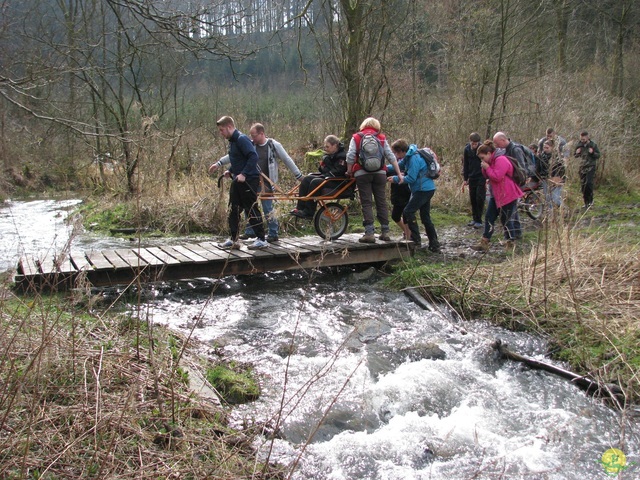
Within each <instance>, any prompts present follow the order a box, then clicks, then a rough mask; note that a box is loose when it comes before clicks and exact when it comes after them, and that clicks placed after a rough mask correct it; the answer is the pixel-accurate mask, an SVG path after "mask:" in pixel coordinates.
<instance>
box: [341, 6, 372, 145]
mask: <svg viewBox="0 0 640 480" xmlns="http://www.w3.org/2000/svg"><path fill="white" fill-rule="evenodd" d="M340 4H341V5H342V11H343V13H344V16H345V21H346V22H347V32H348V34H347V35H348V38H347V42H346V51H345V55H344V60H343V64H342V65H341V70H342V74H343V76H344V81H345V87H346V102H347V104H346V115H345V124H344V138H350V137H351V135H353V134H354V133H355V132H356V131H357V130H358V125H360V122H362V120H364V117H365V116H366V112H365V111H364V102H363V99H362V88H361V79H360V68H359V66H360V65H359V61H360V55H361V51H362V48H363V41H364V32H363V26H362V15H363V10H364V7H363V3H362V2H361V1H355V2H353V1H351V0H340Z"/></svg>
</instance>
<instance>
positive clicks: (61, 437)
mask: <svg viewBox="0 0 640 480" xmlns="http://www.w3.org/2000/svg"><path fill="white" fill-rule="evenodd" d="M68 300H69V299H62V298H57V297H35V298H30V299H29V298H20V299H18V298H14V297H12V295H11V294H10V293H9V292H8V291H7V290H6V289H3V290H2V293H1V298H0V315H1V317H0V345H1V347H0V348H1V350H0V351H1V354H0V359H1V360H0V477H1V478H91V477H95V478H132V479H133V478H135V479H141V478H154V479H155V478H216V479H236V478H267V477H269V476H270V475H271V474H263V472H262V471H261V470H262V466H261V465H259V464H257V463H256V461H255V458H254V457H253V455H252V451H251V448H250V446H249V445H250V441H251V437H250V436H243V435H241V434H238V432H233V431H231V430H229V429H228V428H227V427H225V413H224V411H223V410H222V409H220V408H219V407H216V406H214V405H212V404H211V403H208V402H206V401H204V400H202V399H200V398H197V397H196V396H195V395H194V394H192V393H191V392H190V391H189V389H188V388H187V386H186V385H185V373H184V370H183V369H182V368H180V366H179V358H180V356H181V355H182V353H183V347H184V344H182V343H181V341H180V339H177V338H176V337H175V336H173V335H171V334H169V333H168V332H166V331H165V330H163V329H160V328H153V327H151V326H150V325H148V324H147V323H146V322H145V321H144V320H140V321H138V320H136V319H134V318H124V317H119V316H116V315H108V314H106V315H105V314H101V315H100V316H97V317H91V316H88V315H86V314H85V315H81V314H79V313H74V309H73V308H72V307H62V304H63V303H65V302H68ZM85 307H86V306H85ZM151 345H153V347H150V346H151Z"/></svg>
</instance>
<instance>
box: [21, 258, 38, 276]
mask: <svg viewBox="0 0 640 480" xmlns="http://www.w3.org/2000/svg"><path fill="white" fill-rule="evenodd" d="M20 272H22V273H23V274H24V275H27V276H29V275H37V274H38V273H40V272H39V271H38V265H36V262H35V261H34V260H33V258H32V257H29V256H25V257H22V258H21V259H20V262H19V263H18V273H20Z"/></svg>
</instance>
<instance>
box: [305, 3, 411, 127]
mask: <svg viewBox="0 0 640 480" xmlns="http://www.w3.org/2000/svg"><path fill="white" fill-rule="evenodd" d="M309 3H311V2H309ZM320 8H321V10H320V11H321V14H320V15H321V19H322V21H321V22H318V23H316V24H312V25H311V28H312V31H313V32H314V35H315V38H316V42H317V46H318V54H319V56H320V65H321V68H322V70H323V72H324V73H326V74H327V75H328V77H329V78H330V79H331V81H332V83H333V85H334V87H335V89H336V91H337V92H338V93H339V95H340V97H341V102H342V107H343V114H344V137H345V138H348V137H349V136H350V135H351V134H352V133H353V132H355V131H356V130H357V127H358V125H359V123H360V122H361V121H362V120H363V119H364V118H365V117H366V116H369V115H374V114H376V112H379V115H378V116H382V115H383V112H384V109H385V107H386V106H387V105H388V102H389V100H390V98H391V92H392V89H391V83H390V80H389V70H388V68H387V64H388V63H390V62H392V61H393V59H392V58H391V56H390V54H389V48H390V45H392V44H393V42H392V38H393V37H394V35H397V34H398V33H399V29H400V27H401V26H402V23H403V21H404V20H405V19H406V16H407V14H408V12H409V6H408V5H407V4H406V2H401V1H388V2H370V1H365V0H324V1H323V2H322V4H321V7H320Z"/></svg>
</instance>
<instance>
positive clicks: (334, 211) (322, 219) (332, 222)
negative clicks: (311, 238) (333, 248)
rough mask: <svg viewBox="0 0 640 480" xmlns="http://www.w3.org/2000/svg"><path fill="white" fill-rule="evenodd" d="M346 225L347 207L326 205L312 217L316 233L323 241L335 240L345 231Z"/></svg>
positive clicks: (336, 204)
mask: <svg viewBox="0 0 640 480" xmlns="http://www.w3.org/2000/svg"><path fill="white" fill-rule="evenodd" d="M348 225H349V215H348V214H347V207H346V206H344V207H343V206H342V205H340V204H339V203H327V204H326V205H325V206H324V207H320V208H319V209H318V211H317V212H316V215H315V217H313V226H314V227H315V228H316V232H317V233H318V235H320V237H322V238H323V239H325V240H337V239H338V238H340V237H341V236H342V234H343V233H344V232H346V231H347V226H348Z"/></svg>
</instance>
